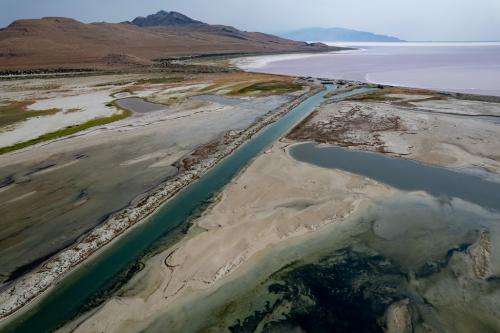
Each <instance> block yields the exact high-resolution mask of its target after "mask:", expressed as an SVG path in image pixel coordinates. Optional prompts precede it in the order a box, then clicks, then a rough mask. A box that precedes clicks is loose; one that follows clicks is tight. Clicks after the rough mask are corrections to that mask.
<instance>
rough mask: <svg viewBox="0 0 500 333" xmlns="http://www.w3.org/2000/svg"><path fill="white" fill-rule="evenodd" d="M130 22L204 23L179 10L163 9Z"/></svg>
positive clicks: (151, 24)
mask: <svg viewBox="0 0 500 333" xmlns="http://www.w3.org/2000/svg"><path fill="white" fill-rule="evenodd" d="M132 24H134V25H137V26H139V27H156V26H193V25H196V26H200V25H206V23H203V22H201V21H196V20H193V19H192V18H190V17H188V16H186V15H184V14H181V13H179V12H174V11H171V12H167V11H165V10H160V11H159V12H157V13H156V14H151V15H148V16H147V17H142V16H140V17H136V18H135V19H134V20H133V21H132Z"/></svg>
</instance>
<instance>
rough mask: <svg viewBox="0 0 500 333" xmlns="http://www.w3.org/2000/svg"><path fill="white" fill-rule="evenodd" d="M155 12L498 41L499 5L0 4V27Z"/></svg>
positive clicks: (265, 25) (150, 0)
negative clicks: (21, 21) (28, 20)
mask: <svg viewBox="0 0 500 333" xmlns="http://www.w3.org/2000/svg"><path fill="white" fill-rule="evenodd" d="M160 9H163V10H167V11H170V10H176V11H180V12H182V13H184V14H186V15H189V16H192V17H193V18H196V19H199V20H202V21H205V22H208V23H218V24H227V25H233V26H236V27H238V28H240V29H244V30H252V31H265V32H281V31H287V30H293V29H297V28H303V27H311V26H319V27H334V26H339V27H346V28H353V29H359V30H367V31H372V32H376V33H383V34H391V35H395V36H398V37H400V38H403V39H407V40H440V41H443V40H462V41H463V40H496V41H499V40H500V0H0V26H2V27H3V26H6V25H8V24H9V23H11V22H12V21H13V20H16V19H19V18H39V17H43V16H66V17H73V18H76V19H78V20H81V21H84V22H95V21H108V22H120V21H125V20H130V19H133V18H134V17H136V16H141V15H142V16H145V15H147V14H151V13H153V12H156V11H158V10H160Z"/></svg>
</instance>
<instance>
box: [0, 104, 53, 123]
mask: <svg viewBox="0 0 500 333" xmlns="http://www.w3.org/2000/svg"><path fill="white" fill-rule="evenodd" d="M33 103H34V101H22V102H10V103H8V104H6V105H0V127H5V126H8V125H12V124H15V123H17V122H20V121H23V120H26V119H29V118H33V117H40V116H47V115H51V114H55V113H57V112H59V111H60V109H48V110H37V111H30V110H28V109H27V107H28V106H29V105H31V104H33Z"/></svg>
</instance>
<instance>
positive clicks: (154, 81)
mask: <svg viewBox="0 0 500 333" xmlns="http://www.w3.org/2000/svg"><path fill="white" fill-rule="evenodd" d="M182 81H184V77H182V76H168V77H155V78H149V79H141V80H139V81H137V83H138V84H160V83H177V82H182Z"/></svg>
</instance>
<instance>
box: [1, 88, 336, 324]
mask: <svg viewBox="0 0 500 333" xmlns="http://www.w3.org/2000/svg"><path fill="white" fill-rule="evenodd" d="M333 89H334V87H333V86H327V89H326V91H323V92H320V93H318V94H316V95H314V96H312V97H310V98H308V99H307V100H306V101H304V102H303V103H302V104H300V105H299V106H298V107H297V108H295V109H293V110H292V111H290V112H289V113H288V114H286V115H285V116H283V117H282V118H281V119H280V120H279V121H278V122H276V123H274V124H271V125H269V126H268V127H266V128H265V129H264V130H262V131H261V132H260V133H259V134H258V135H257V136H255V137H254V138H252V139H251V140H250V141H249V142H247V143H246V144H244V145H243V146H241V147H240V148H239V149H238V150H236V151H235V152H234V153H233V154H231V155H230V156H229V157H227V158H226V159H224V160H223V161H222V162H220V163H219V164H218V165H217V166H216V167H215V168H213V169H212V170H210V171H209V172H208V173H207V174H206V175H205V176H203V177H202V178H201V179H200V180H199V181H197V182H196V183H193V184H192V185H190V186H189V187H188V188H186V189H185V190H183V191H181V192H180V193H179V194H178V195H176V196H175V197H174V198H173V199H172V200H170V201H169V202H167V203H166V204H165V205H164V206H163V207H162V208H161V209H160V210H159V212H158V213H157V214H155V215H154V216H153V217H152V218H150V219H149V220H148V221H146V222H145V223H142V224H140V225H139V226H137V227H136V228H134V229H133V230H130V231H129V232H128V233H127V234H126V235H125V236H124V237H122V238H121V239H119V240H117V241H116V242H115V243H114V244H113V245H112V246H111V247H109V248H108V249H106V250H105V251H104V252H103V253H102V254H100V255H99V256H97V257H96V258H95V259H93V260H91V261H90V262H88V263H86V264H85V265H82V267H80V268H79V269H77V270H76V271H75V272H73V273H72V274H70V275H69V276H67V277H66V278H64V279H63V280H62V281H61V283H60V284H59V285H58V286H57V287H56V288H55V289H54V290H53V291H51V292H50V293H49V294H48V295H47V296H46V297H45V298H44V299H42V300H41V301H40V302H39V303H38V304H36V305H35V306H34V307H33V308H32V309H30V310H29V311H28V312H27V313H25V314H23V315H22V316H20V317H19V318H17V319H16V320H14V321H13V322H12V323H10V324H9V325H8V326H7V327H6V328H5V332H46V331H51V330H54V329H55V328H57V327H59V326H60V325H61V324H63V323H64V322H66V321H68V320H70V319H71V318H73V317H74V316H76V315H77V314H78V313H79V312H81V310H82V307H83V306H85V305H87V304H88V303H89V302H90V301H92V299H94V298H95V297H96V296H98V295H99V294H101V293H102V292H103V291H104V290H106V289H109V288H110V286H111V285H113V284H114V283H115V282H116V277H117V276H119V275H120V274H121V275H124V274H125V273H124V272H126V271H127V270H129V269H130V267H131V266H132V265H134V263H136V262H137V261H138V260H139V259H140V258H141V257H142V256H144V255H145V254H146V253H147V252H148V251H149V250H151V249H152V248H154V246H155V244H157V243H158V242H161V241H163V240H164V239H165V238H167V237H168V236H169V234H171V233H172V232H173V231H174V230H176V229H177V228H178V227H179V226H181V225H183V224H185V223H186V221H187V220H188V219H189V217H190V216H191V215H192V214H193V213H195V212H196V211H197V209H199V208H200V207H202V206H203V205H204V204H205V203H206V202H207V201H208V200H210V198H212V196H213V195H214V194H215V193H217V192H218V191H220V190H221V189H222V188H223V187H224V186H225V185H226V184H228V183H229V182H230V181H231V179H232V178H233V177H234V176H235V175H237V174H238V172H240V171H241V170H242V168H243V167H245V166H246V165H247V164H248V163H249V162H250V161H251V160H252V159H253V158H255V157H256V156H257V155H258V154H259V153H261V152H262V151H263V150H264V149H265V148H266V147H267V146H269V145H270V144H272V143H273V142H274V141H276V140H277V139H279V138H280V137H281V136H283V135H284V134H285V133H286V132H287V131H289V130H290V129H291V128H292V127H293V126H294V125H295V124H296V123H298V122H299V121H300V120H302V119H303V118H304V117H306V116H307V115H308V114H310V113H311V112H312V111H313V110H314V109H315V107H316V106H318V105H319V104H321V103H322V102H323V100H324V99H323V98H324V96H325V94H327V93H328V92H330V91H332V90H333ZM125 275H126V274H125Z"/></svg>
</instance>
